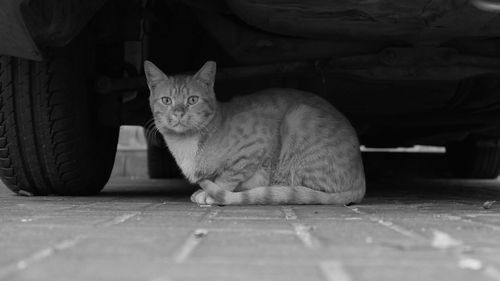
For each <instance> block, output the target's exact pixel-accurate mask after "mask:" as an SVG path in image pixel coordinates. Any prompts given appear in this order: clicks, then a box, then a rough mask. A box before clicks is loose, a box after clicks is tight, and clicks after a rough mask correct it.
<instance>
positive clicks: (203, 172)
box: [144, 61, 365, 205]
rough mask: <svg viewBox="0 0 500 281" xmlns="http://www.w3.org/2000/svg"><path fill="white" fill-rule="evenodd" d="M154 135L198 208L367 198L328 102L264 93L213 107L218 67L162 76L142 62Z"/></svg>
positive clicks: (343, 128)
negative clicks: (158, 135)
mask: <svg viewBox="0 0 500 281" xmlns="http://www.w3.org/2000/svg"><path fill="white" fill-rule="evenodd" d="M144 71H145V74H146V79H147V84H148V87H149V90H150V99H149V101H150V106H151V111H152V113H153V116H154V122H155V125H156V128H157V129H158V131H159V132H160V133H161V134H162V135H163V137H164V139H165V142H166V144H167V146H168V148H169V150H170V151H171V152H172V155H173V156H174V158H175V160H176V162H177V164H178V166H179V167H180V169H181V170H182V172H183V174H184V175H185V177H186V178H187V180H189V181H190V182H191V183H197V184H198V185H199V186H200V187H201V189H199V190H198V191H196V192H195V193H194V194H193V195H192V196H191V200H192V201H193V202H195V203H198V204H200V205H205V204H207V205H213V204H217V205H238V204H349V203H359V202H360V201H361V200H362V198H363V197H364V194H365V176H364V170H363V163H362V159H361V152H360V148H359V142H358V138H357V136H356V132H355V130H354V128H353V127H352V126H351V124H350V123H349V121H348V120H347V119H346V118H345V117H344V116H343V115H342V114H341V113H340V112H339V111H337V110H336V109H335V108H334V107H333V106H332V105H331V104H329V103H328V102H327V101H326V100H324V99H322V98H320V97H318V96H316V95H314V94H312V93H308V92H304V91H299V90H294V89H268V90H263V91H261V92H258V93H255V94H252V95H248V96H241V97H236V98H233V99H232V100H231V101H229V102H225V103H223V102H218V101H217V100H216V97H215V92H214V82H215V74H216V64H215V62H213V61H208V62H206V63H205V64H204V65H203V67H202V68H201V69H200V70H199V71H198V72H197V73H196V74H195V75H193V76H167V75H165V74H164V73H163V72H162V71H161V70H160V69H159V68H157V67H156V66H155V65H154V64H153V63H151V62H149V61H145V62H144Z"/></svg>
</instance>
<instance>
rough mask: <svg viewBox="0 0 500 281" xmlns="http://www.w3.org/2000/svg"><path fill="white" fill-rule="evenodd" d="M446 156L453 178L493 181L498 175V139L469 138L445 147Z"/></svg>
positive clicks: (499, 162)
mask: <svg viewBox="0 0 500 281" xmlns="http://www.w3.org/2000/svg"><path fill="white" fill-rule="evenodd" d="M446 155H447V158H448V162H449V164H450V168H451V171H452V173H453V175H454V176H456V177H459V178H476V179H494V178H497V177H498V175H499V174H500V139H498V138H486V137H469V138H467V139H465V140H463V141H457V142H453V143H450V144H448V145H447V146H446Z"/></svg>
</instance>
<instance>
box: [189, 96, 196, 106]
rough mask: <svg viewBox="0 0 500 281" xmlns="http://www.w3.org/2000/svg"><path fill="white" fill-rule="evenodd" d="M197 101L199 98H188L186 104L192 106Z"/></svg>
mask: <svg viewBox="0 0 500 281" xmlns="http://www.w3.org/2000/svg"><path fill="white" fill-rule="evenodd" d="M198 99H199V98H198V97H197V96H190V97H189V98H188V104H190V105H193V104H195V103H197V102H198Z"/></svg>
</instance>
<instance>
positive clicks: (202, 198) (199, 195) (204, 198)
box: [191, 189, 215, 205]
mask: <svg viewBox="0 0 500 281" xmlns="http://www.w3.org/2000/svg"><path fill="white" fill-rule="evenodd" d="M191 201H192V202H194V203H196V204H198V205H213V204H214V203H215V200H214V199H213V198H212V197H210V195H208V194H207V193H206V192H205V191H204V190H203V189H198V190H197V191H195V192H194V193H193V195H191Z"/></svg>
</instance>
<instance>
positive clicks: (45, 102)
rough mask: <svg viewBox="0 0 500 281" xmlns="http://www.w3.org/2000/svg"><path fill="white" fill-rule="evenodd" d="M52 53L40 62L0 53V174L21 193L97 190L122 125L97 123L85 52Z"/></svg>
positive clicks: (103, 181) (108, 170) (105, 175)
mask: <svg viewBox="0 0 500 281" xmlns="http://www.w3.org/2000/svg"><path fill="white" fill-rule="evenodd" d="M80 49H81V48H80ZM55 53H56V55H50V56H49V57H48V58H47V59H46V60H45V61H43V62H34V61H29V60H25V59H20V58H13V57H7V56H0V177H1V179H2V181H3V182H4V184H5V185H7V187H8V188H9V189H11V190H12V191H14V192H17V193H20V194H33V195H52V194H54V195H90V194H95V193H97V192H99V191H100V190H101V189H102V188H103V187H104V185H105V184H106V183H107V181H108V179H109V176H110V174H111V170H112V168H113V163H114V158H115V153H116V145H117V142H118V133H119V127H103V126H100V125H99V122H98V121H97V98H94V97H95V96H93V93H91V92H88V91H87V88H90V87H87V84H88V82H87V81H86V78H85V76H86V74H85V70H84V69H85V67H82V61H85V60H86V59H87V58H86V56H85V55H82V54H84V53H82V52H76V51H75V50H74V49H73V48H70V47H67V48H63V49H62V50H58V51H57V52H55Z"/></svg>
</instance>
